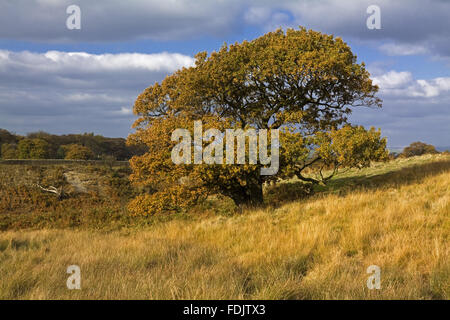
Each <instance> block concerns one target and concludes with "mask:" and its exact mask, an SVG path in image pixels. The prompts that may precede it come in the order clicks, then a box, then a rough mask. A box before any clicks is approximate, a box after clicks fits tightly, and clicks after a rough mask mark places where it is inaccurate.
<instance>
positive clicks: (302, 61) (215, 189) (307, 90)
mask: <svg viewBox="0 0 450 320" xmlns="http://www.w3.org/2000/svg"><path fill="white" fill-rule="evenodd" d="M377 91H378V87H377V86H376V85H373V83H372V80H371V79H370V75H369V73H368V72H367V70H366V69H365V66H364V64H363V63H362V64H358V63H357V61H356V56H355V55H354V54H353V53H352V51H351V49H350V47H349V46H348V45H347V44H346V43H345V42H343V41H342V39H340V38H335V37H333V36H331V35H326V34H322V33H320V32H316V31H311V30H306V29H304V28H300V29H299V30H293V29H288V30H287V31H286V32H284V31H283V30H277V31H275V32H270V33H267V34H265V35H264V36H262V37H260V38H257V39H255V40H253V41H250V42H249V41H244V42H242V43H236V44H233V45H230V46H228V45H226V44H225V45H224V46H223V47H222V48H221V49H220V50H219V51H217V52H213V53H211V54H210V55H209V56H208V54H207V53H206V52H201V53H199V54H197V55H196V63H195V65H194V66H193V67H189V68H183V69H181V70H179V71H177V72H175V73H174V74H172V75H169V76H167V77H166V78H165V79H164V80H163V81H162V82H161V83H155V84H154V85H152V86H150V87H148V88H147V89H145V90H144V92H142V93H141V94H140V95H139V97H138V98H137V100H136V102H135V105H134V113H135V114H136V115H138V117H139V118H138V119H137V121H136V122H135V123H134V128H135V129H136V132H135V133H133V134H131V135H130V136H129V138H128V143H129V144H145V145H147V146H148V152H147V153H145V154H144V155H142V156H135V157H133V158H132V159H131V161H130V163H131V167H132V169H133V174H132V175H131V180H132V181H133V182H134V183H135V184H137V185H141V186H146V187H147V188H149V190H150V191H149V192H148V193H145V194H142V195H139V196H138V197H137V198H135V199H134V200H133V201H132V202H131V203H130V205H129V209H130V211H131V212H133V213H135V214H155V213H159V212H174V211H178V210H180V209H183V208H187V207H189V206H192V205H193V204H195V203H198V202H199V201H201V200H202V199H205V198H206V197H208V195H211V194H221V195H224V196H228V197H230V198H232V199H233V200H234V202H235V203H236V204H237V205H243V204H245V205H248V204H259V203H261V202H262V201H263V184H264V183H265V182H269V181H276V180H278V179H280V178H292V177H297V178H299V179H301V180H303V181H305V182H307V183H312V184H317V183H325V182H326V181H327V180H328V179H330V178H331V177H332V176H333V175H334V174H335V173H336V172H337V171H338V170H339V168H342V167H365V166H368V165H369V164H370V162H371V161H377V160H383V159H385V158H386V157H387V152H386V140H385V139H382V138H381V136H380V132H379V131H376V130H375V129H373V128H372V129H370V130H366V129H364V128H363V127H361V126H351V125H350V124H348V123H347V116H348V114H350V112H351V107H363V106H364V107H370V106H373V107H381V100H380V99H379V98H377V97H376V96H375V94H376V92H377ZM195 120H201V121H202V123H203V124H204V130H206V129H208V128H217V129H218V130H220V131H222V132H223V131H224V130H225V129H243V130H246V129H250V128H252V129H255V130H256V131H258V130H261V129H267V130H271V129H279V130H280V148H279V149H280V167H279V170H278V172H277V174H276V175H271V176H262V175H260V168H261V166H263V165H262V164H260V163H258V164H240V165H229V164H181V165H180V164H179V165H176V164H174V163H173V162H172V159H171V151H172V148H173V147H174V146H175V145H176V143H177V142H174V141H172V140H171V134H172V132H173V131H174V130H175V129H177V128H185V129H188V130H189V131H190V132H191V133H193V124H194V121H195ZM269 141H270V139H269ZM210 142H211V141H206V142H205V141H204V142H203V144H204V147H205V146H207V145H208V144H209V143H210ZM269 149H270V147H269ZM247 157H248V150H247ZM247 163H248V162H247ZM307 170H309V171H311V170H314V171H315V172H316V174H315V175H311V174H306V173H305V172H306V171H307Z"/></svg>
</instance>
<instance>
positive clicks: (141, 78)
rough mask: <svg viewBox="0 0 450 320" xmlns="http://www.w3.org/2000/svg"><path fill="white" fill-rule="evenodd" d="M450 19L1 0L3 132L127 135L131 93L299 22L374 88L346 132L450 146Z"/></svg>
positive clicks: (301, 7) (214, 4)
mask: <svg viewBox="0 0 450 320" xmlns="http://www.w3.org/2000/svg"><path fill="white" fill-rule="evenodd" d="M70 5H78V6H79V7H80V9H81V29H79V30H77V29H74V30H70V29H68V28H67V26H66V20H67V18H68V17H69V15H70V14H67V13H66V10H67V7H68V6H70ZM370 5H378V6H379V7H380V9H381V29H379V30H377V29H368V28H367V25H366V20H367V18H368V17H369V16H370V14H368V13H367V8H368V7H369V6H370ZM449 17H450V1H447V0H395V1H394V0H391V1H387V0H367V1H366V0H361V1H359V0H314V1H312V0H278V1H266V0H249V1H242V0H190V1H188V0H165V1H160V0H128V1H123V0H120V1H119V0H96V1H92V0H85V1H82V0H78V1H77V0H67V1H66V0H0V128H5V129H7V130H10V131H13V132H16V133H19V134H25V133H27V132H32V131H37V130H44V131H47V132H50V133H55V134H64V133H83V132H95V133H98V134H103V135H106V136H112V137H126V136H127V135H128V134H129V133H130V132H131V129H130V127H131V124H132V122H133V119H134V116H133V114H132V112H131V108H132V105H133V103H134V100H135V98H136V97H137V95H138V94H139V93H140V92H141V91H142V90H143V89H145V88H146V87H148V86H149V85H151V84H153V83H154V82H155V81H160V80H162V79H163V78H164V76H165V75H167V74H169V73H171V72H173V71H175V70H177V69H178V68H180V67H182V66H188V65H191V64H192V63H193V58H192V57H193V56H194V54H195V53H197V52H198V51H208V52H211V51H213V50H215V49H218V48H220V46H221V45H222V44H223V43H224V42H227V43H233V42H236V41H239V42H240V41H242V40H244V39H247V40H251V39H254V38H256V37H258V36H260V35H262V34H264V33H265V32H267V31H269V30H274V29H276V28H277V27H284V28H286V27H297V26H299V25H302V26H305V27H307V28H311V29H315V30H319V31H323V32H326V33H331V34H334V35H336V36H340V37H342V38H343V39H344V40H345V41H346V42H347V43H348V44H349V45H350V46H351V47H352V49H353V51H354V52H355V53H356V54H357V55H358V60H359V62H365V63H366V65H367V67H368V69H369V71H370V72H371V74H372V78H373V79H374V81H375V82H376V83H377V84H378V85H379V86H380V88H381V91H380V94H379V95H380V97H381V98H382V99H383V100H384V103H383V108H382V109H377V110H371V109H367V108H362V109H361V108H360V109H355V111H354V113H353V115H352V117H351V121H352V122H353V123H355V124H356V123H357V124H362V125H364V126H375V127H380V128H381V129H382V132H383V134H384V135H385V136H387V137H388V141H389V142H388V144H389V146H390V147H402V146H405V145H408V144H409V143H410V142H412V141H417V140H421V141H424V142H428V143H432V144H434V145H437V146H450V99H449V98H450V19H449Z"/></svg>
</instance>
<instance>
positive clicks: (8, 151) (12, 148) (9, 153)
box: [1, 143, 18, 159]
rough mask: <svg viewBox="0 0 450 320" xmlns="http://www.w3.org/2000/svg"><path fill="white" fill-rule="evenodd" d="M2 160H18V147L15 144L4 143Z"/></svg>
mask: <svg viewBox="0 0 450 320" xmlns="http://www.w3.org/2000/svg"><path fill="white" fill-rule="evenodd" d="M1 158H2V159H17V158H18V153H17V145H16V144H14V143H3V144H2V149H1Z"/></svg>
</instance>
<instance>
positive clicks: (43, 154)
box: [17, 138, 50, 159]
mask: <svg viewBox="0 0 450 320" xmlns="http://www.w3.org/2000/svg"><path fill="white" fill-rule="evenodd" d="M17 150H18V155H19V159H47V158H48V157H49V151H50V145H49V144H48V142H47V141H45V140H43V139H39V138H36V139H29V138H25V139H22V140H20V141H19V144H18V146H17Z"/></svg>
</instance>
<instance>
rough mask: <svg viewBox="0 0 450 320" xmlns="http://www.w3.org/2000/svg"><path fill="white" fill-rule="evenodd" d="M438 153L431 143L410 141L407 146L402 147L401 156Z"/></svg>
mask: <svg viewBox="0 0 450 320" xmlns="http://www.w3.org/2000/svg"><path fill="white" fill-rule="evenodd" d="M436 153H439V152H438V151H437V150H436V148H435V147H434V146H433V145H431V144H426V143H423V142H420V141H417V142H413V143H411V144H410V145H409V146H408V147H406V148H404V149H403V152H402V156H403V157H406V158H408V157H413V156H420V155H422V154H436Z"/></svg>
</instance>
